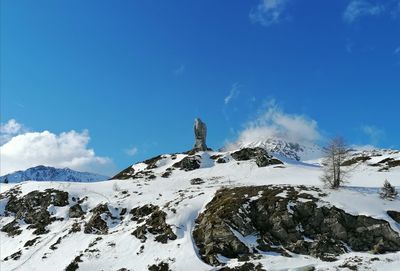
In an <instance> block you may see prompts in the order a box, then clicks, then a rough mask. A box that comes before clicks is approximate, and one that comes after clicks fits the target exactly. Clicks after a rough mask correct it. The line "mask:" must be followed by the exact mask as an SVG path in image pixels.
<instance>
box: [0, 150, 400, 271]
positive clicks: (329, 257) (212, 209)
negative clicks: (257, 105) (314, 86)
mask: <svg viewBox="0 0 400 271" xmlns="http://www.w3.org/2000/svg"><path fill="white" fill-rule="evenodd" d="M364 156H369V159H366V158H363V159H359V158H357V157H364ZM353 158H356V160H357V161H355V162H354V161H352V162H351V163H350V162H349V165H348V167H352V168H353V171H352V174H351V176H350V178H349V180H348V183H347V185H346V186H345V187H343V188H341V189H339V190H329V189H325V188H323V187H321V183H320V180H319V176H320V175H321V168H320V167H319V166H318V165H317V164H318V161H317V160H316V161H313V162H312V163H305V162H300V161H297V160H290V159H282V160H280V159H278V158H277V157H273V156H271V155H270V154H268V153H267V152H266V151H264V150H263V149H261V148H242V149H239V150H234V151H230V152H213V151H205V152H204V151H200V152H191V153H190V154H188V153H186V154H185V153H178V154H165V155H160V156H157V157H154V158H152V159H149V160H146V161H144V162H142V163H138V164H135V165H133V166H130V167H128V168H127V169H125V170H124V171H122V172H121V173H119V174H117V175H116V176H114V178H113V179H112V180H110V181H106V182H97V183H71V182H69V183H66V182H40V183H38V182H25V183H23V184H8V185H6V184H2V185H1V201H0V203H1V204H0V212H1V217H0V227H1V228H2V229H1V232H0V237H1V240H2V244H1V255H2V259H1V270H4V271H6V270H115V271H116V270H121V271H122V270H188V268H190V269H191V270H289V269H290V270H338V269H339V270H398V269H396V268H398V265H399V263H400V260H399V258H400V252H399V250H400V236H399V233H400V224H399V220H398V219H399V215H400V213H399V209H400V208H399V207H400V200H399V199H396V200H394V201H387V200H383V199H381V198H380V197H379V196H378V190H379V187H380V186H381V185H382V184H383V181H384V180H385V179H388V180H390V181H391V182H392V184H394V185H396V186H400V167H399V166H393V167H389V168H388V169H384V170H380V169H382V168H385V167H387V165H388V161H391V162H392V163H391V165H395V164H396V162H395V163H393V161H398V160H399V152H397V151H379V150H376V151H375V152H369V153H365V152H357V151H354V156H353ZM385 159H386V160H385ZM383 160H385V161H384V162H382V161H383ZM282 161H283V162H282ZM353 162H354V163H353ZM375 164H378V165H379V166H375ZM263 206H264V207H263ZM264 208H266V209H264ZM271 208H272V209H271ZM306 210H314V211H312V212H311V213H307V212H306ZM313 216H314V217H313ZM263 217H265V218H264V219H262V218H263ZM267 217H270V218H271V219H272V218H274V219H272V220H269V219H267ZM259 219H261V224H259V223H260V220H259ZM395 219H397V222H396V220H395ZM262 221H264V222H262ZM318 221H319V222H318ZM349 221H350V222H349ZM351 221H353V222H351ZM313 223H314V224H315V223H317V224H316V225H314V224H313ZM332 223H333V224H332ZM326 238H328V239H326ZM167 266H168V267H167ZM235 266H242V269H234V268H235ZM228 267H230V268H231V269H227V268H228ZM313 268H314V269H313ZM346 268H347V269H346ZM354 268H358V269H354Z"/></svg>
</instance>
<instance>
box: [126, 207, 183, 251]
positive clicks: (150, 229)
mask: <svg viewBox="0 0 400 271" xmlns="http://www.w3.org/2000/svg"><path fill="white" fill-rule="evenodd" d="M130 213H131V214H132V221H136V222H137V223H138V224H141V225H140V226H139V227H137V228H136V229H135V230H134V231H133V232H132V235H134V236H135V237H136V238H138V239H139V240H141V241H142V242H145V241H146V240H147V237H146V234H147V233H151V234H153V235H155V238H154V240H155V241H157V242H160V243H163V244H166V243H167V242H168V240H175V239H176V238H177V236H176V235H175V233H174V232H173V231H172V229H171V226H170V225H168V224H167V223H166V221H165V220H166V217H167V214H166V213H165V212H164V211H162V210H160V207H158V206H155V205H152V204H146V205H144V206H141V207H136V208H133V209H132V210H131V212H130Z"/></svg>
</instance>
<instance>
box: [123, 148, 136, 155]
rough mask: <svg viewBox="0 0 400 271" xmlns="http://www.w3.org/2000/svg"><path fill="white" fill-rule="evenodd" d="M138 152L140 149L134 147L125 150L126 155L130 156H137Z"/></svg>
mask: <svg viewBox="0 0 400 271" xmlns="http://www.w3.org/2000/svg"><path fill="white" fill-rule="evenodd" d="M137 152H138V148H136V147H132V148H130V149H127V150H125V153H126V154H127V155H129V156H135V155H136V154H137Z"/></svg>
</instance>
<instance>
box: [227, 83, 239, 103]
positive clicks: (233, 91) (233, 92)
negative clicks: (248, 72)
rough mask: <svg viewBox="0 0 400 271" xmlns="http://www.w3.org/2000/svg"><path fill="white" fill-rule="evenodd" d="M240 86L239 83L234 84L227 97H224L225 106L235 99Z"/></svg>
mask: <svg viewBox="0 0 400 271" xmlns="http://www.w3.org/2000/svg"><path fill="white" fill-rule="evenodd" d="M239 89H240V85H239V83H234V84H233V85H232V87H231V90H230V91H229V94H228V96H226V97H225V99H224V103H225V105H227V104H229V103H230V101H231V100H232V99H233V98H236V97H237V96H238V95H239V93H240V90H239Z"/></svg>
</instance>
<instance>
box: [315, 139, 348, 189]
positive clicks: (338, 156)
mask: <svg viewBox="0 0 400 271" xmlns="http://www.w3.org/2000/svg"><path fill="white" fill-rule="evenodd" d="M324 153H325V155H326V156H325V159H324V161H323V163H322V164H323V170H324V173H323V175H322V176H321V181H322V182H324V183H325V184H326V185H328V186H329V187H330V188H332V189H337V188H339V187H340V186H341V185H342V184H343V183H344V181H345V178H346V175H347V173H348V171H347V170H345V169H343V166H342V163H343V162H344V161H345V160H346V159H347V157H348V149H347V145H346V143H345V141H344V140H343V138H341V137H336V138H334V139H332V140H331V141H330V142H329V143H328V145H327V146H326V147H325V148H324Z"/></svg>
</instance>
